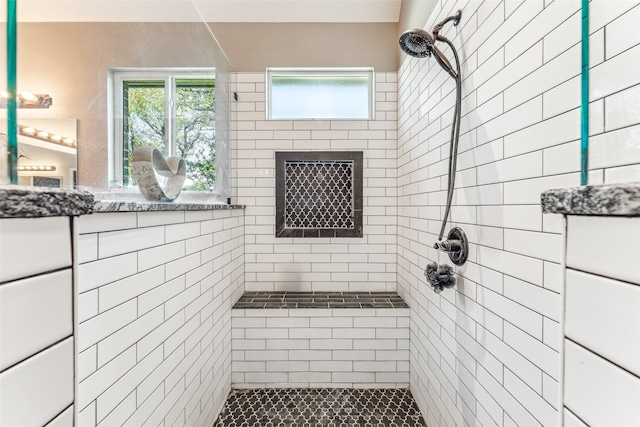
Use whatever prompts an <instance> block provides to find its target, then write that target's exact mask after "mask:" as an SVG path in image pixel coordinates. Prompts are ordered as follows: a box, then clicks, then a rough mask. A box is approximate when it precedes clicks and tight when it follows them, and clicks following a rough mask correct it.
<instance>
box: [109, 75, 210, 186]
mask: <svg viewBox="0 0 640 427" xmlns="http://www.w3.org/2000/svg"><path fill="white" fill-rule="evenodd" d="M114 101H115V114H116V116H115V117H116V126H115V138H114V140H115V144H114V145H115V153H114V154H115V156H114V157H115V158H114V164H115V168H114V169H115V170H114V174H113V178H114V179H115V181H116V182H117V183H118V184H121V185H123V186H131V185H136V182H135V178H134V176H133V169H132V165H131V154H132V152H133V150H134V149H135V148H137V147H142V146H152V147H155V148H157V149H159V150H160V151H161V152H162V153H163V154H164V155H165V156H178V157H181V158H183V159H184V160H185V162H186V164H187V180H186V183H185V186H184V190H205V191H208V190H213V189H214V184H215V176H216V126H215V123H216V120H215V114H216V85H215V76H214V74H213V73H212V71H211V70H209V71H208V72H206V73H193V72H190V73H188V74H175V73H171V72H162V71H158V70H152V71H149V72H145V71H137V72H130V71H129V72H127V71H116V72H115V73H114Z"/></svg>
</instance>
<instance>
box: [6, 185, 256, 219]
mask: <svg viewBox="0 0 640 427" xmlns="http://www.w3.org/2000/svg"><path fill="white" fill-rule="evenodd" d="M245 207H246V206H245V205H239V204H224V203H220V202H208V201H194V202H180V201H178V202H170V203H168V202H167V203H163V202H148V201H132V200H96V196H95V195H94V194H93V193H92V192H91V191H88V190H80V189H76V190H72V189H63V188H46V187H31V186H22V185H0V218H39V217H49V216H80V215H88V214H92V213H97V212H161V211H180V210H183V211H201V210H228V209H244V208H245Z"/></svg>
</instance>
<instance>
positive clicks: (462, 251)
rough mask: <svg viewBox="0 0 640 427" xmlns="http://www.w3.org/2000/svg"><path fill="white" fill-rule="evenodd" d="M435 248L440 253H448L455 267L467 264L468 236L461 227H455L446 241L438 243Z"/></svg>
mask: <svg viewBox="0 0 640 427" xmlns="http://www.w3.org/2000/svg"><path fill="white" fill-rule="evenodd" d="M433 247H434V248H435V249H437V250H439V251H443V252H446V253H447V254H448V255H449V259H450V260H451V262H452V263H454V264H455V265H462V264H464V263H465V262H467V256H468V255H469V242H468V240H467V235H466V234H465V233H464V231H462V229H461V228H459V227H453V228H452V229H451V231H449V234H448V235H447V239H446V240H442V241H440V242H436V243H435V245H433Z"/></svg>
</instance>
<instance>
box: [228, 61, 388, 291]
mask: <svg viewBox="0 0 640 427" xmlns="http://www.w3.org/2000/svg"><path fill="white" fill-rule="evenodd" d="M235 79H236V88H235V91H236V92H237V93H238V101H237V102H233V101H232V103H231V108H232V119H233V120H234V123H235V124H236V127H237V141H236V144H237V147H236V150H235V157H234V159H236V161H237V169H236V171H235V172H236V173H237V180H236V182H235V188H234V190H235V193H234V194H237V203H241V204H245V205H247V208H246V211H245V214H246V216H245V221H246V224H245V231H246V236H245V239H246V247H245V268H246V273H245V286H246V290H247V291H270V290H278V291H285V290H286V291H395V290H396V214H397V211H396V200H397V199H396V195H397V190H396V172H397V169H396V157H397V156H396V147H397V142H396V141H397V94H398V93H397V73H376V77H375V119H374V120H295V121H292V120H272V121H268V120H266V112H265V74H264V73H237V74H236V75H235ZM329 150H331V151H363V152H364V165H363V169H364V174H363V181H364V182H363V194H364V203H363V209H364V214H363V231H364V237H362V238H276V237H275V152H276V151H329Z"/></svg>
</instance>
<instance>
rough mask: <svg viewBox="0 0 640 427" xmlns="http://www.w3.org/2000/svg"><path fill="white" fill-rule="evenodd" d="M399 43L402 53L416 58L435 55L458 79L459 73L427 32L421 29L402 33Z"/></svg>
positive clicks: (437, 60)
mask: <svg viewBox="0 0 640 427" xmlns="http://www.w3.org/2000/svg"><path fill="white" fill-rule="evenodd" d="M398 42H399V43H400V48H401V49H402V51H403V52H404V53H406V54H407V55H409V56H413V57H414V58H428V57H430V56H431V55H432V54H433V56H434V57H435V58H436V62H438V64H440V66H441V67H442V68H444V70H445V71H446V72H448V73H449V75H451V77H453V78H454V79H455V78H458V73H456V72H455V70H454V69H453V67H452V66H451V63H450V62H449V60H447V58H446V57H445V56H444V55H443V54H442V52H441V51H440V49H438V48H437V47H436V46H435V45H434V44H433V42H434V38H433V36H432V35H431V34H429V33H427V32H426V31H425V30H421V29H419V28H412V29H411V30H407V31H405V32H404V33H402V35H401V36H400V40H399V41H398Z"/></svg>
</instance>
